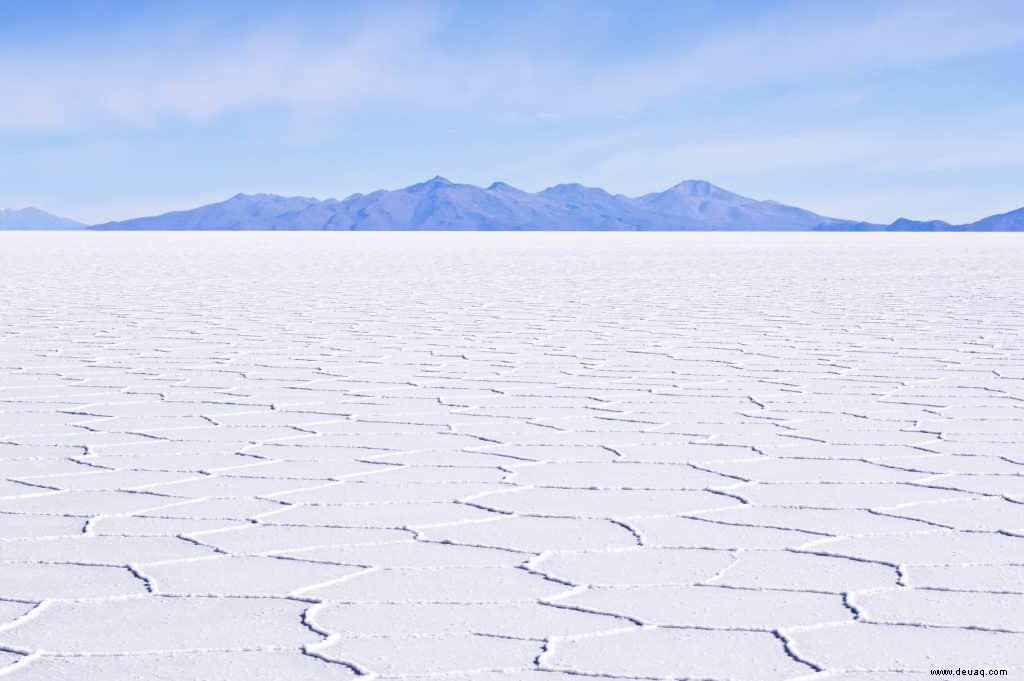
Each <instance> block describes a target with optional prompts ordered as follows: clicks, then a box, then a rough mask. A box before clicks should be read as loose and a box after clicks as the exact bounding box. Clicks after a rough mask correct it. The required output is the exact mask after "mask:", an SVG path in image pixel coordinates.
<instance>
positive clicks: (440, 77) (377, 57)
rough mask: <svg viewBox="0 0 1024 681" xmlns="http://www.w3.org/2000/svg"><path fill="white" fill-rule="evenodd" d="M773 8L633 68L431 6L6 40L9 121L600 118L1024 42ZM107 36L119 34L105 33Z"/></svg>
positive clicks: (5, 124) (934, 21)
mask: <svg viewBox="0 0 1024 681" xmlns="http://www.w3.org/2000/svg"><path fill="white" fill-rule="evenodd" d="M844 12H848V13H846V14H840V15H836V14H835V13H827V14H826V13H822V14H819V15H818V16H814V17H810V18H808V17H806V16H803V15H797V14H794V15H791V16H775V17H773V18H771V19H770V20H767V21H765V22H763V23H760V24H757V25H753V26H747V27H744V28H738V29H733V30H731V31H729V32H725V33H720V34H717V35H711V36H708V37H707V38H705V39H703V40H701V41H698V42H696V43H694V44H690V45H685V46H682V47H681V48H680V49H679V50H677V51H676V52H675V53H673V54H665V55H660V56H657V57H651V56H647V57H640V58H636V59H634V60H632V61H630V62H629V63H625V64H619V65H610V64H606V63H600V62H593V61H591V60H588V59H587V58H585V56H584V55H574V54H570V53H563V54H559V55H556V56H553V55H551V54H547V55H544V56H539V55H535V54H531V53H530V51H529V50H528V49H526V48H525V47H524V48H523V49H522V50H520V51H512V50H509V49H508V48H502V50H500V51H496V52H490V51H488V50H487V49H486V46H485V47H484V48H483V49H477V50H476V51H475V52H473V53H472V54H470V53H467V52H466V51H465V49H464V48H458V47H454V46H451V45H448V44H446V41H445V40H444V38H443V31H442V29H443V28H444V25H443V22H444V17H443V15H439V14H436V13H433V12H430V11H428V10H425V9H423V8H417V9H412V10H404V11H400V12H395V11H391V12H388V13H381V14H378V15H377V16H370V17H362V18H356V19H352V20H348V21H342V20H341V19H337V20H334V21H335V23H336V25H337V26H338V29H337V30H332V28H331V27H332V23H331V20H326V21H325V22H324V24H325V26H321V27H318V28H317V30H316V31H313V32H310V31H309V30H307V29H308V27H303V28H300V27H296V26H294V25H289V24H287V23H286V22H285V23H280V24H273V25H270V24H268V25H263V26H256V27H253V28H251V29H249V30H248V31H246V32H244V33H242V34H234V35H228V36H226V37H224V38H223V39H220V40H219V39H218V36H216V35H211V34H209V33H205V32H203V31H198V32H197V33H195V34H192V35H187V36H185V37H182V36H180V35H179V36H176V37H175V36H174V34H173V33H172V34H171V35H172V37H171V38H158V37H155V36H154V37H153V40H152V41H151V42H150V44H148V45H147V44H141V43H143V42H146V41H145V37H144V36H143V37H141V38H140V37H139V36H134V37H132V38H130V39H128V40H126V41H123V42H124V44H126V45H129V46H130V47H122V48H118V47H117V46H116V45H117V44H118V43H119V42H122V41H120V40H118V39H117V38H116V37H115V39H114V40H109V39H108V40H107V41H106V42H104V44H95V45H93V46H92V48H88V47H87V48H83V49H76V50H75V51H68V52H63V53H62V52H60V51H57V52H52V51H46V52H43V51H41V50H31V49H27V50H26V48H25V47H24V46H21V47H19V48H18V50H17V51H15V50H13V48H10V47H9V48H7V49H3V48H0V90H2V91H3V92H6V93H9V96H8V97H6V98H5V103H4V106H2V107H0V129H2V128H6V129H21V130H41V131H46V130H67V129H80V128H83V127H90V126H104V125H111V126H141V127H144V126H149V125H154V124H158V123H160V122H162V121H166V120H171V121H186V122H202V121H206V120H208V119H210V118H212V117H216V116H218V115H221V114H225V113H230V112H233V111H240V110H247V109H255V108H261V107H264V108H275V109H280V110H283V111H285V112H288V113H293V114H296V115H301V116H306V115H337V114H344V113H346V112H351V111H358V110H365V109H368V108H372V107H374V106H392V107H424V108H428V109H430V110H435V111H441V112H444V111H455V112H459V111H462V112H472V113H473V114H474V115H477V116H480V115H484V116H513V117H516V116H518V117H524V116H525V117H537V116H540V117H552V118H559V117H595V116H597V117H600V116H607V115H621V114H624V113H631V112H636V111H640V110H643V109H645V108H646V107H649V106H651V105H652V104H654V103H656V102H659V101H662V100H664V99H670V98H674V97H680V96H684V95H686V94H687V93H691V92H695V91H707V90H722V89H725V90H729V89H735V88H742V87H746V86H750V85H754V84H757V85H765V84H772V83H787V82H793V81H799V80H806V79H808V78H813V77H817V76H824V75H830V74H849V73H858V72H863V71H872V70H881V69H888V68H899V67H905V66H914V65H920V64H927V63H930V62H933V61H937V60H944V59H950V58H955V57H961V56H969V55H974V54H979V53H983V52H988V51H993V50H999V49H1002V48H1005V47H1008V46H1011V45H1014V44H1017V43H1020V42H1021V41H1022V40H1024V9H1022V6H1021V5H1020V4H1019V3H1016V2H991V3H986V5H985V11H984V12H981V11H977V10H976V9H975V8H973V7H971V6H970V5H969V4H965V3H941V2H927V3H914V4H908V5H903V6H900V7H891V6H885V7H883V8H882V9H881V10H879V11H876V12H875V13H874V14H870V15H868V16H861V15H858V14H854V12H853V10H852V9H850V10H844ZM108 38H109V36H108Z"/></svg>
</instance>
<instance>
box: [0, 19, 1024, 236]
mask: <svg viewBox="0 0 1024 681" xmlns="http://www.w3.org/2000/svg"><path fill="white" fill-rule="evenodd" d="M1022 65H1024V3H1022V2H1020V0H991V1H989V0H975V1H973V2H944V1H943V0H926V1H920V2H914V1H912V2H905V3H901V2H895V1H893V0H885V1H874V0H866V1H863V2H856V3H852V2H847V1H843V2H827V1H819V2H771V1H768V0H755V1H750V2H745V1H736V2H726V1H722V0H719V1H710V0H708V1H704V0H688V1H687V2H678V1H670V2H653V1H651V2H644V1H642V0H634V1H631V2H621V1H617V0H615V1H609V2H602V1H601V0H581V1H576V0H562V1H558V0H547V1H542V2H529V0H523V1H522V2H516V3H504V2H498V1H497V0H469V1H467V2H417V3H399V2H389V1H386V0H383V1H378V2H373V3H365V4H363V3H355V2H347V3H339V2H288V1H287V0H277V1H275V2H263V1H261V0H247V1H245V2H241V1H235V0H221V1H220V2H216V3H209V2H189V1H188V0H185V1H182V0H175V1H174V2H158V1H154V2H147V3H139V2H119V1H114V0H110V1H106V2H97V1H92V2H90V1H88V0H84V1H80V2H76V3H68V2H52V1H51V0H36V1H35V2H32V3H27V2H23V1H22V0H0V93H2V95H0V208H20V207H23V206H27V205H31V206H36V207H38V208H42V209H44V210H47V211H50V212H54V213H57V214H60V215H64V216H67V217H71V218H75V219H78V220H82V221H84V222H89V223H93V222H102V221H106V220H113V219H124V218H129V217H137V216H140V215H148V214H154V213H159V212H165V211H168V210H174V209H181V208H188V207H193V206H196V205H199V204H203V203H209V202H213V201H218V200H222V199H224V198H227V197H228V196H231V195H233V194H236V193H238V192H246V193H254V192H271V193H278V194H289V195H303V196H315V197H318V198H329V197H334V198H344V197H345V196H348V195H349V194H352V193H354V192H367V191H372V190H374V189H380V188H398V187H402V186H406V185H409V184H413V183H416V182H419V181H422V180H424V179H427V178H429V177H432V176H435V175H443V176H445V177H447V178H449V179H451V180H453V181H457V182H469V183H473V184H479V185H487V184H490V183H491V182H493V181H496V180H501V181H505V182H508V183H510V184H513V185H515V186H517V187H520V188H522V189H526V190H529V191H537V190H540V189H543V188H545V187H548V186H550V185H553V184H558V183H561V182H581V183H583V184H586V185H592V186H600V187H603V188H605V189H607V190H609V191H611V192H613V193H623V194H627V195H639V194H644V193H648V192H652V191H660V190H662V189H665V188H667V187H669V186H671V185H673V184H675V183H677V182H679V181H681V180H684V179H705V180H709V181H711V182H713V183H715V184H717V185H719V186H722V187H725V188H727V189H729V190H731V191H734V192H737V193H739V194H743V195H746V196H752V197H755V198H762V199H774V200H777V201H781V202H783V203H789V204H793V205H798V206H800V207H803V208H808V209H810V210H814V211H816V212H819V213H822V214H825V215H829V216H834V217H841V218H850V219H859V220H861V219H862V220H871V221H877V222H891V221H892V220H894V219H896V218H897V217H901V216H905V217H910V218H914V219H933V218H941V219H946V220H949V221H951V222H966V221H971V220H975V219H978V218H980V217H983V216H986V215H990V214H993V213H999V212H1005V211H1009V210H1013V209H1016V208H1019V207H1021V206H1024V67H1022Z"/></svg>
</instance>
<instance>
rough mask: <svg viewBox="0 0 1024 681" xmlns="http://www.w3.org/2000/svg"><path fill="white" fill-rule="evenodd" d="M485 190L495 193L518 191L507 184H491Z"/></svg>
mask: <svg viewBox="0 0 1024 681" xmlns="http://www.w3.org/2000/svg"><path fill="white" fill-rule="evenodd" d="M487 190H488V191H492V192H496V191H503V192H517V191H519V190H518V189H516V188H515V187H513V186H512V185H510V184H509V183H507V182H492V183H491V184H490V185H488V187H487Z"/></svg>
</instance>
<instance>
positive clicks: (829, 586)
mask: <svg viewBox="0 0 1024 681" xmlns="http://www.w3.org/2000/svg"><path fill="white" fill-rule="evenodd" d="M1022 292H1024V236H1013V235H977V234H975V235H965V234H947V235H884V234H883V235H850V234H847V235H825V234H756V235H751V234H639V235H637V234H436V233H435V234H272V233H270V234H268V233H258V234H71V233H65V234H17V233H8V234H3V235H0V301H2V302H0V471H2V476H0V477H2V479H0V599H2V600H0V675H2V674H7V675H9V676H10V677H11V678H12V679H25V680H26V681H27V680H29V679H32V680H35V679H47V680H49V679H69V680H70V679H73V680H75V681H78V680H93V679H95V680H100V679H102V680H104V681H118V680H121V679H146V680H150V679H173V680H175V681H180V680H183V679H186V680H187V679H202V680H204V681H228V680H230V681H238V680H244V681H263V680H266V681H279V680H285V679H296V680H301V681H320V680H321V679H345V678H349V677H355V676H358V675H365V676H368V677H370V678H379V679H397V678H431V679H451V680H452V681H455V680H458V681H485V680H486V681H496V680H499V679H501V680H514V679H525V680H527V681H559V680H563V679H565V680H568V679H579V678H580V677H581V676H582V677H587V676H595V677H599V678H611V679H635V678H643V679H675V678H696V679H722V680H724V679H749V680H752V681H766V680H773V679H798V678H799V679H825V678H829V679H844V680H849V681H853V680H857V681H867V680H868V679H883V680H884V679H897V678H908V677H909V678H914V677H915V676H916V675H920V676H921V677H922V678H923V677H925V676H928V675H929V674H928V672H929V670H930V669H932V668H953V669H955V668H972V669H974V668H981V669H986V670H988V669H1007V670H1009V675H1010V677H1011V678H1013V677H1014V676H1015V675H1021V676H1024V505H1022V504H1024V476H1022V475H1021V473H1022V472H1024V337H1022V335H1024V334H1022V330H1024V296H1022Z"/></svg>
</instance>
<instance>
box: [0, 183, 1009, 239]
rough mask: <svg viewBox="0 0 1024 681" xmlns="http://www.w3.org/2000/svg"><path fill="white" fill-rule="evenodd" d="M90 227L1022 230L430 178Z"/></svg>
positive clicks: (35, 216)
mask: <svg viewBox="0 0 1024 681" xmlns="http://www.w3.org/2000/svg"><path fill="white" fill-rule="evenodd" d="M81 227H82V225H80V224H79V223H77V222H74V221H73V220H66V219H64V218H59V217H56V216H53V215H49V214H47V213H44V212H42V211H40V210H36V209H34V208H26V209H24V210H21V211H10V210H6V211H0V229H77V228H81ZM89 229H96V230H477V231H485V230H604V231H669V230H709V231H717V230H762V231H767V230H792V231H811V230H813V231H838V232H865V231H871V232H876V231H877V232H884V231H889V232H943V231H1024V208H1021V209H1019V210H1015V211H1012V212H1010V213H1003V214H1001V215H993V216H991V217H987V218H984V219H982V220H978V221H977V222H972V223H970V224H966V225H953V224H950V223H948V222H944V221H942V220H930V221H922V220H910V219H908V218H900V219H898V220H896V221H894V222H893V223H891V224H889V225H881V224H875V223H871V222H863V221H854V220H842V219H838V218H832V217H826V216H823V215H818V214H817V213H813V212H811V211H809V210H804V209H803V208H797V207H795V206H787V205H785V204H781V203H778V202H775V201H760V200H757V199H751V198H748V197H746V196H740V195H739V194H735V193H733V192H730V191H728V190H726V189H722V188H721V187H717V186H715V185H713V184H711V183H710V182H705V181H704V180H686V181H684V182H680V183H679V184H677V185H675V186H672V187H669V188H668V189H666V190H665V191H662V192H654V193H651V194H644V195H643V196H637V197H630V196H624V195H622V194H609V193H608V192H606V191H605V190H603V189H599V188H597V187H586V186H583V185H581V184H559V185H555V186H554V187H548V188H547V189H545V190H543V191H539V192H535V193H533V192H526V191H523V190H522V189H517V188H516V187H513V186H512V185H509V184H506V183H504V182H495V183H493V184H491V185H490V186H488V187H477V186H476V185H471V184H460V183H456V182H451V181H449V180H446V179H445V178H443V177H434V178H432V179H430V180H427V181H426V182H420V183H418V184H414V185H411V186H409V187H405V188H403V189H394V190H387V189H381V190H378V191H375V192H371V193H369V194H353V195H352V196H349V197H348V198H346V199H343V200H338V199H326V200H320V199H315V198H311V197H305V196H277V195H275V194H236V195H235V196H232V197H231V198H229V199H227V200H225V201H221V202H219V203H212V204H209V205H205V206H199V207H198V208H191V209H188V210H181V211H175V212H173V213H165V214H163V215H154V216H150V217H142V218H135V219H131V220H124V221H121V222H107V223H104V224H100V225H93V226H92V227H90V228H89Z"/></svg>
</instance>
